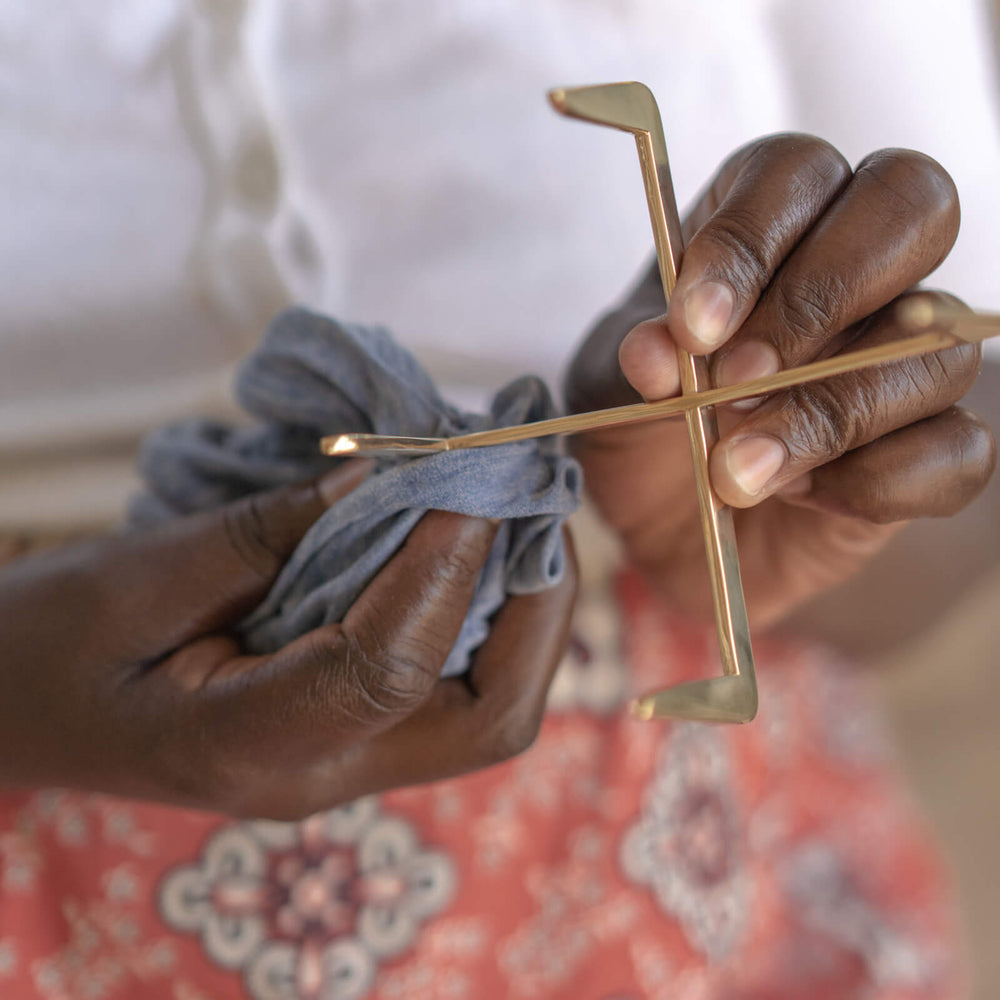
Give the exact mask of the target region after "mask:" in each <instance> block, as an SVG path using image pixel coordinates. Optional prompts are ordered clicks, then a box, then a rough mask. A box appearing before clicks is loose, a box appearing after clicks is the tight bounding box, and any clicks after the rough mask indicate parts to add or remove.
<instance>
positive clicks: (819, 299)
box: [775, 272, 850, 348]
mask: <svg viewBox="0 0 1000 1000" xmlns="http://www.w3.org/2000/svg"><path fill="white" fill-rule="evenodd" d="M776 293H777V294H776V302H775V306H776V311H777V317H778V330H779V331H781V334H783V335H784V336H785V337H787V338H789V339H791V340H792V341H793V343H792V344H791V345H790V346H791V347H792V348H794V347H795V346H796V343H797V342H798V341H805V342H806V343H807V344H810V343H815V342H816V341H818V340H820V339H821V338H823V337H825V336H826V335H828V334H831V333H838V332H839V327H840V308H839V304H840V303H841V302H845V301H850V294H849V291H848V289H847V288H846V286H845V285H844V282H843V281H842V279H840V278H839V277H838V276H837V275H836V274H834V273H832V272H830V273H827V274H803V275H798V276H797V277H796V278H795V279H794V280H791V281H783V282H780V283H779V284H778V286H777V289H776ZM781 334H779V335H781Z"/></svg>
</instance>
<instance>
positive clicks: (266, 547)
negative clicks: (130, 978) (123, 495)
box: [93, 459, 374, 658]
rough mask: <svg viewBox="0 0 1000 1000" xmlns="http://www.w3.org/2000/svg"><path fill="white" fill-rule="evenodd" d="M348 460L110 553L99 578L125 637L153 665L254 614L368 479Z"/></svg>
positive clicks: (361, 463)
mask: <svg viewBox="0 0 1000 1000" xmlns="http://www.w3.org/2000/svg"><path fill="white" fill-rule="evenodd" d="M373 464H374V463H373V462H372V461H370V460H367V459H348V460H347V461H346V462H344V463H342V464H341V465H339V466H338V467H337V468H336V469H335V470H334V471H333V472H330V473H327V474H326V475H325V476H323V477H321V478H320V479H315V480H311V481H308V482H304V483H297V484H295V485H293V486H287V487H283V488H281V489H277V490H271V491H268V492H265V493H257V494H254V495H252V496H249V497H245V498H244V499H242V500H238V501H236V502H235V503H232V504H227V505H226V506H224V507H218V508H216V509H214V510H211V511H205V512H204V513H200V514H194V515H192V516H190V517H184V518H179V519H178V520H176V521H172V522H171V523H169V524H166V525H163V526H161V527H158V528H155V529H153V530H151V531H148V532H141V533H140V532H136V533H135V534H132V535H124V536H122V537H120V538H119V539H116V540H115V543H114V544H111V545H108V546H105V547H103V548H102V550H101V561H102V562H104V563H105V565H103V566H101V567H100V568H99V570H98V571H97V572H96V573H95V574H94V576H93V579H95V580H97V581H99V585H100V586H102V587H106V588H107V589H108V591H109V597H110V598H111V599H112V607H113V612H112V614H113V617H114V619H115V621H114V622H112V623H110V624H111V625H112V626H117V628H115V631H117V632H118V633H119V634H122V633H125V634H128V635H130V636H131V637H132V640H133V642H135V643H136V644H137V645H138V646H139V647H140V648H139V649H138V650H133V651H132V653H133V655H134V656H135V657H136V658H152V657H156V656H159V655H161V654H162V653H164V652H166V651H168V650H171V649H174V648H176V647H177V646H180V645H182V644H183V643H186V642H190V641H191V640H192V639H196V638H198V637H200V636H203V635H206V634H208V633H210V632H216V631H219V630H223V629H225V628H227V627H228V626H230V625H232V624H233V622H235V621H237V620H238V619H240V618H242V617H244V616H245V615H246V614H248V613H249V612H250V611H251V610H252V609H253V608H254V607H255V606H256V605H257V604H259V603H260V601H261V600H262V599H263V597H264V595H265V594H266V593H267V591H268V590H269V589H270V587H271V585H272V584H273V583H274V580H275V579H276V578H277V576H278V573H279V572H280V571H281V568H282V566H283V565H284V564H285V562H286V560H287V559H288V557H289V556H290V555H291V554H292V552H293V551H294V550H295V548H296V546H297V545H298V544H299V542H300V541H301V540H302V538H303V536H304V535H305V533H306V532H307V531H308V530H309V528H310V527H312V525H313V523H314V522H315V521H316V520H317V519H318V518H319V517H320V515H321V514H323V512H324V511H325V510H326V509H327V508H328V507H330V506H332V505H333V504H334V503H336V502H337V500H339V499H341V498H342V497H344V496H346V495H347V494H348V493H350V492H351V490H353V489H354V488H355V487H356V486H358V485H360V483H361V482H362V481H363V480H364V479H365V477H366V476H367V475H368V473H369V472H370V471H371V468H372V466H373Z"/></svg>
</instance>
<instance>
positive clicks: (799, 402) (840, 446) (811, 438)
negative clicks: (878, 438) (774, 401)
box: [785, 383, 875, 464]
mask: <svg viewBox="0 0 1000 1000" xmlns="http://www.w3.org/2000/svg"><path fill="white" fill-rule="evenodd" d="M874 405H875V404H874V401H873V400H868V399H864V396H863V395H862V399H861V406H845V405H844V403H843V400H842V399H841V398H840V395H839V394H838V393H837V391H836V390H835V389H833V388H831V387H830V386H828V385H825V384H823V383H816V384H813V385H801V386H795V387H794V388H793V389H792V390H791V398H790V400H789V403H788V405H787V406H786V407H785V409H786V414H787V415H788V417H789V418H790V420H789V431H788V433H787V435H786V436H785V443H786V445H787V446H788V450H789V453H790V455H791V457H792V460H793V461H796V462H802V463H805V464H815V463H816V461H817V460H820V461H823V462H825V461H829V460H830V459H833V458H839V457H840V456H841V455H843V454H844V452H846V451H847V450H848V449H849V448H850V447H851V446H852V445H853V443H854V442H856V441H857V440H858V439H859V438H860V437H861V436H862V433H861V429H860V424H861V423H862V420H863V419H864V418H863V417H862V414H863V413H871V412H872V409H873V406H874Z"/></svg>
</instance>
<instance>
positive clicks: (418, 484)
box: [130, 309, 582, 676]
mask: <svg viewBox="0 0 1000 1000" xmlns="http://www.w3.org/2000/svg"><path fill="white" fill-rule="evenodd" d="M236 396H237V399H238V401H239V402H240V404H241V405H242V406H243V407H244V408H245V409H246V410H247V411H248V412H249V413H250V414H251V415H252V416H253V417H255V418H256V422H255V423H253V424H251V425H249V426H240V425H231V424H226V423H223V422H219V421H214V420H191V421H186V422H184V423H180V424H176V425H172V426H168V427H165V428H162V429H160V430H158V431H156V432H154V433H153V434H151V435H150V436H149V437H148V438H147V439H146V441H145V443H144V445H143V448H142V452H141V454H140V459H139V467H140V472H141V473H142V475H143V477H144V479H145V481H146V483H147V485H148V490H149V492H148V493H145V494H142V495H141V496H139V497H137V498H135V500H134V501H133V503H132V505H131V509H130V521H131V523H132V524H133V525H135V526H139V527H149V526H153V525H156V524H159V523H162V522H165V521H167V520H170V519H171V518H175V517H180V516H183V515H185V514H190V513H194V512H196V511H201V510H206V509H209V508H211V507H215V506H218V505H220V504H225V503H229V502H231V501H234V500H237V499H239V498H241V497H244V496H247V495H249V494H252V493H256V492H258V491H261V490H267V489H272V488H275V487H278V486H282V485H285V484H288V483H293V482H297V481H299V480H303V479H307V478H309V477H312V476H317V475H320V474H322V473H324V472H326V471H329V470H330V469H331V468H333V467H334V465H335V464H336V462H338V461H343V460H342V459H331V458H327V457H325V456H323V455H321V454H320V452H319V439H320V437H322V436H323V435H326V434H331V433H349V432H367V433H376V434H398V435H407V436H417V437H452V436H455V435H457V434H463V433H468V432H472V431H479V430H486V429H488V428H491V427H498V426H506V425H511V424H517V423H524V422H528V421H535V420H544V419H546V418H548V417H551V416H555V415H556V407H555V405H554V403H553V401H552V398H551V396H550V394H549V391H548V389H547V388H546V386H545V384H544V383H543V382H542V381H541V380H539V379H537V378H534V377H532V376H525V377H522V378H519V379H517V380H516V381H514V382H512V383H510V384H509V385H507V386H505V387H504V388H503V389H501V390H500V391H499V392H498V393H497V394H496V396H495V397H494V399H493V402H492V404H491V406H490V411H489V413H488V414H486V415H480V414H473V413H467V412H462V411H460V410H458V409H456V408H455V407H453V406H451V405H449V404H448V403H447V402H445V401H444V400H443V399H442V398H441V397H440V395H439V394H438V392H437V390H436V389H435V387H434V384H433V382H432V381H431V379H430V377H429V376H428V375H427V373H426V372H425V371H424V370H423V369H422V368H421V367H420V365H419V364H418V362H417V361H416V359H415V358H414V357H413V356H412V355H411V354H410V353H409V352H408V351H407V350H405V349H404V348H403V347H401V346H400V345H399V344H398V343H396V341H395V340H393V338H392V337H391V335H390V334H389V333H388V332H387V331H386V330H384V329H381V328H365V327H361V326H357V325H352V324H346V323H339V322H337V321H335V320H332V319H328V318H326V317H323V316H319V315H316V314H314V313H310V312H307V311H306V310H303V309H291V310H288V311H287V312H284V313H282V314H281V315H280V316H278V317H277V319H276V320H275V321H274V322H273V323H272V324H271V327H270V328H269V330H268V331H267V333H266V334H265V336H264V338H263V340H262V341H261V343H260V345H259V346H258V348H257V349H256V351H255V352H254V353H253V354H252V355H250V357H249V358H248V359H247V360H246V361H245V362H244V364H243V365H242V366H241V368H240V370H239V372H238V375H237V380H236ZM581 485H582V483H581V474H580V469H579V466H578V465H577V463H576V462H574V461H573V460H572V459H570V458H567V457H566V456H564V455H563V454H562V453H561V451H560V446H559V442H558V439H555V438H542V439H538V440H535V441H524V442H519V443H516V444H510V445H502V446H498V447H491V448H483V449H468V450H459V451H454V452H442V453H439V454H432V455H427V456H421V457H419V458H416V459H407V460H400V459H395V460H392V459H390V460H384V461H381V462H380V463H379V465H378V467H377V468H376V470H375V472H374V473H373V474H372V475H370V476H369V477H368V478H367V479H366V480H365V482H364V483H362V484H361V485H360V486H359V487H357V488H356V489H355V490H354V491H353V492H352V493H350V494H349V495H348V496H346V497H344V498H343V499H341V500H339V501H338V502H337V503H335V504H334V505H333V506H332V507H330V508H329V509H328V510H327V511H326V512H325V513H324V514H323V516H322V517H321V518H320V519H319V520H318V521H317V522H316V523H315V524H314V525H313V527H312V528H311V529H310V530H309V532H308V533H307V534H306V536H305V538H304V539H303V540H302V542H301V543H300V544H299V546H298V548H297V549H296V550H295V552H294V553H293V555H292V557H291V559H290V560H289V561H288V563H287V564H286V565H285V567H284V569H283V570H282V572H281V574H280V575H279V577H278V579H277V581H276V582H275V584H274V586H273V587H272V589H271V591H270V593H269V594H268V595H267V597H266V598H265V600H264V602H263V603H262V604H261V605H260V606H259V607H258V608H257V609H256V610H255V611H254V612H253V613H252V614H251V615H250V616H249V617H248V618H246V619H245V620H244V621H243V622H242V623H241V624H240V626H239V629H238V631H239V633H240V636H241V640H242V642H243V644H244V647H245V648H246V649H247V650H248V651H249V652H256V653H265V652H270V651H273V650H275V649H277V648H279V647H281V646H282V645H284V644H285V643H287V642H289V641H291V640H292V639H294V638H296V637H298V636H300V635H302V634H304V633H305V632H308V631H310V630H311V629H314V628H318V627H319V626H321V625H324V624H329V623H332V622H337V621H340V620H341V619H342V618H343V616H344V614H345V613H346V612H347V610H348V608H349V607H350V606H351V604H353V603H354V601H355V600H356V599H357V597H358V596H359V595H360V594H361V592H362V591H363V590H364V588H365V586H366V585H367V584H368V582H369V581H370V580H371V579H372V577H374V576H375V575H376V574H377V573H378V571H379V570H380V569H381V568H382V566H384V565H385V563H386V562H387V561H388V560H389V559H390V558H391V557H392V555H393V554H394V553H395V552H396V551H397V550H398V549H399V547H400V546H401V545H402V543H403V541H404V540H405V538H406V536H407V535H408V533H409V532H410V531H411V529H412V528H413V527H414V526H415V525H416V523H417V522H418V521H419V519H420V517H421V516H422V515H423V514H424V512H426V511H427V510H430V509H438V510H448V511H455V512H457V513H460V514H467V515H472V516H475V517H486V518H498V519H502V522H503V523H502V524H501V526H500V529H499V531H498V534H497V538H496V541H495V543H494V546H493V549H492V551H491V553H490V556H489V558H488V559H487V562H486V565H485V567H484V569H483V572H482V576H481V578H480V581H479V584H478V587H477V590H476V593H475V596H474V598H473V601H472V604H471V606H470V609H469V612H468V614H467V616H466V619H465V621H464V623H463V626H462V629H461V632H460V635H459V637H458V640H457V642H456V644H455V646H454V648H453V649H452V652H451V654H450V655H449V657H448V660H447V662H446V663H445V665H444V668H443V670H442V676H452V675H455V674H459V673H461V672H463V671H464V670H465V669H466V667H467V666H468V662H469V656H470V654H471V653H472V652H473V651H474V650H475V649H476V647H477V646H479V645H480V643H482V641H483V640H484V639H485V637H486V635H487V633H488V631H489V620H490V618H491V617H492V615H493V614H495V613H496V611H497V610H498V609H499V608H500V606H501V605H502V604H503V602H504V600H505V598H506V596H507V595H508V594H511V595H513V594H529V593H535V592H538V591H540V590H543V589H545V588H546V587H549V586H553V585H554V584H556V583H557V582H558V581H559V580H560V579H561V578H562V573H563V567H564V558H565V554H564V549H563V541H562V533H561V527H560V526H561V523H562V521H563V519H564V518H565V517H566V516H567V515H569V514H570V513H571V512H572V511H573V510H574V509H575V508H576V507H577V505H578V503H579V494H580V489H581Z"/></svg>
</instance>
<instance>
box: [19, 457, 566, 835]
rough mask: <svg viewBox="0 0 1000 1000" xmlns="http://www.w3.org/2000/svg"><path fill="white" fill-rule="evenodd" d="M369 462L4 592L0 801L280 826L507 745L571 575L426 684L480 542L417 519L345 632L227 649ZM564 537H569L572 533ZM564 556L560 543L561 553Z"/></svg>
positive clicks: (520, 743) (450, 635)
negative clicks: (130, 805) (25, 799)
mask: <svg viewBox="0 0 1000 1000" xmlns="http://www.w3.org/2000/svg"><path fill="white" fill-rule="evenodd" d="M367 471H368V463H365V462H359V461H356V462H353V463H347V464H345V465H343V466H341V467H340V468H339V469H338V470H337V471H336V472H334V473H332V474H330V475H328V476H327V477H325V478H324V479H322V480H320V481H319V482H318V483H316V482H314V483H306V484H303V485H300V486H296V487H291V488H287V489H283V490H278V491H275V492H272V493H264V494H260V495H258V496H255V497H253V498H251V499H249V500H245V501H242V502H240V503H237V504H233V505H231V506H229V507H225V508H220V509H218V510H215V511H212V512H210V513H207V514H202V515H196V516H192V517H188V518H184V519H181V520H178V521H176V522H174V523H172V524H169V525H166V526H165V527H162V528H159V529H156V530H153V531H149V532H144V533H134V534H129V535H122V536H117V537H109V538H103V539H98V540H95V541H93V542H90V543H86V544H83V545H77V546H73V547H70V548H67V549H64V550H60V551H56V552H53V553H51V554H48V555H43V556H39V557H36V558H33V559H25V560H22V561H21V562H19V563H14V564H12V565H11V566H9V567H8V568H7V569H6V570H5V571H4V572H3V573H2V574H0V664H2V668H3V669H2V673H0V713H2V725H0V783H2V784H3V785H6V786H19V785H61V786H68V787H75V788H84V789H96V790H100V791H106V792H112V793H116V794H122V795H129V796H135V797H140V798H147V799H155V800H160V801H164V802H172V803H178V804H182V805H189V806H196V807H200V808H208V809H214V810H220V811H224V812H228V813H232V814H236V815H243V816H266V817H272V818H276V819H293V818H297V817H301V816H305V815H308V814H310V813H313V812H316V811H318V810H320V809H324V808H328V807H331V806H334V805H337V804H339V803H343V802H348V801H351V800H353V799H355V798H357V797H358V796H361V795H365V794H368V793H370V792H376V791H381V790H384V789H388V788H393V787H397V786H401V785H407V784H413V783H418V782H425V781H431V780H436V779H439V778H445V777H449V776H452V775H455V774H459V773H462V772H465V771H469V770H473V769H475V768H479V767H484V766H486V765H488V764H491V763H494V762H496V761H499V760H502V759H505V758H507V757H509V756H511V755H513V754H515V753H517V752H519V751H520V750H522V749H524V748H525V747H526V746H527V745H528V744H529V743H530V742H531V741H532V739H533V738H534V735H535V733H536V732H537V729H538V726H539V724H540V721H541V717H542V712H543V709H544V704H545V696H546V694H547V691H548V687H549V682H550V680H551V678H552V674H553V672H554V670H555V667H556V665H557V663H558V661H559V659H560V657H561V654H562V652H563V648H564V645H565V642H566V638H567V633H568V624H569V617H570V612H571V610H572V604H573V597H574V591H575V579H576V575H575V563H574V562H573V559H572V552H570V559H569V560H568V569H567V573H566V578H565V579H564V581H563V582H562V583H561V584H560V585H559V586H557V587H555V588H553V589H551V590H548V591H545V592H543V593H540V594H537V595H534V596H528V597H515V598H512V599H510V600H508V601H507V603H506V604H505V605H504V607H503V608H502V609H501V610H500V612H499V613H498V615H497V617H496V619H495V621H494V622H493V626H492V630H491V633H490V636H489V638H488V640H487V641H486V642H485V643H484V644H483V646H482V647H480V649H479V650H478V651H477V653H476V654H475V656H474V660H473V662H472V665H471V670H470V672H469V674H468V675H467V676H466V677H463V678H454V679H449V680H440V679H439V676H438V675H439V673H440V670H441V666H442V664H443V663H444V660H445V658H446V657H447V655H448V653H449V651H450V650H451V647H452V645H453V643H454V641H455V639H456V638H457V636H458V632H459V627H460V626H461V623H462V620H463V618H464V617H465V614H466V611H467V610H468V607H469V604H470V601H471V599H472V595H473V591H474V589H475V586H476V582H477V580H478V578H479V574H480V570H481V568H482V566H483V563H484V562H485V559H486V556H487V554H488V552H489V549H490V546H491V544H492V542H493V538H494V535H495V531H496V528H495V526H494V525H493V524H491V523H490V522H488V521H483V520H478V519H473V518H467V517H462V516H459V515H457V514H448V513H443V512H440V511H431V512H429V513H428V514H426V515H425V516H424V517H423V518H422V520H421V521H420V522H419V524H418V525H417V527H416V528H415V529H414V530H413V531H412V532H411V534H410V536H409V538H408V539H407V541H406V543H405V544H404V546H403V547H402V549H401V550H400V551H399V552H398V553H397V554H396V555H395V556H394V557H393V559H392V560H391V561H390V562H389V563H388V564H387V565H386V566H385V567H384V568H383V569H382V571H381V572H380V573H379V574H378V575H377V576H376V577H375V578H374V579H373V580H372V582H371V583H370V584H369V586H368V587H367V589H366V590H365V591H364V593H363V594H362V595H361V597H360V598H359V599H358V600H357V602H356V603H355V604H354V605H353V606H352V608H351V610H350V611H349V612H348V614H347V615H346V616H345V617H344V619H343V621H342V622H340V623H339V624H336V625H329V626H326V627H323V628H320V629H317V630H316V631H314V632H311V633H309V634H307V635H304V636H302V637H301V638H299V639H297V640H296V641H295V642H292V643H290V644H289V645H288V646H286V647H285V648H284V649H281V650H279V651H278V652H277V653H274V654H273V655H269V656H248V655H244V654H243V653H242V652H241V650H240V647H239V644H238V642H237V641H236V639H235V638H234V637H233V635H232V633H231V631H230V630H231V628H232V626H233V625H234V623H236V622H238V621H239V620H240V619H241V618H243V617H244V616H245V615H246V614H247V613H248V612H249V611H250V610H251V609H252V608H253V607H254V606H255V605H256V604H257V603H259V601H260V600H261V599H262V598H263V596H264V595H265V594H266V593H267V591H268V589H269V588H270V586H271V584H272V582H273V581H274V579H275V578H276V576H277V574H278V571H279V570H280V569H281V566H282V564H283V563H284V562H285V561H286V559H287V558H288V556H289V555H290V554H291V552H292V550H293V549H294V548H295V546H296V545H297V543H298V541H299V540H300V539H301V538H302V536H303V535H304V534H305V532H306V531H307V529H308V528H309V527H310V525H311V524H312V523H313V522H314V521H315V520H316V519H317V518H318V517H319V516H320V515H321V514H322V513H323V512H324V511H325V510H326V508H327V507H328V506H330V505H331V504H332V503H333V502H334V501H336V500H337V499H338V498H340V497H341V496H343V495H345V494H346V493H347V492H349V491H350V490H351V489H353V488H354V486H356V485H357V484H358V483H359V482H360V481H361V479H362V478H364V476H365V474H366V473H367ZM567 541H569V539H568V537H567ZM571 548H572V547H571V546H570V549H571Z"/></svg>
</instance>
